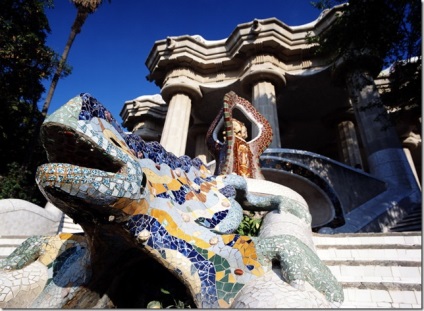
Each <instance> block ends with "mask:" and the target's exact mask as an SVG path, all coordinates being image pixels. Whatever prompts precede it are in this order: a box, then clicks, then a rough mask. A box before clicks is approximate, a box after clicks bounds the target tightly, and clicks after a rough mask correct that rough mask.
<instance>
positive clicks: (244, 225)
mask: <svg viewBox="0 0 424 311" xmlns="http://www.w3.org/2000/svg"><path fill="white" fill-rule="evenodd" d="M254 216H255V214H254V213H253V212H251V213H250V214H249V215H246V214H245V215H244V216H243V220H242V222H241V223H240V225H239V227H238V228H237V230H236V232H235V233H237V234H240V235H248V236H257V235H258V233H259V229H260V227H261V223H262V219H261V218H255V217H254Z"/></svg>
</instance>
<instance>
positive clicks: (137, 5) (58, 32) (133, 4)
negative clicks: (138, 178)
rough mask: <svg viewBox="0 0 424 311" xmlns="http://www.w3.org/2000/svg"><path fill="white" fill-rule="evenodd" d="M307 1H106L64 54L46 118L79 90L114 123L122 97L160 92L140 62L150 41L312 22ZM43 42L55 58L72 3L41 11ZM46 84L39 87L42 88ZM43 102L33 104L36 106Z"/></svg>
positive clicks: (312, 13)
mask: <svg viewBox="0 0 424 311" xmlns="http://www.w3.org/2000/svg"><path fill="white" fill-rule="evenodd" d="M310 2H311V0H259V1H254V0H179V1H177V0H162V1H158V0H156V1H155V0H153V1H145V0H112V1H111V2H110V3H109V2H108V1H104V3H103V4H102V5H101V6H100V8H99V9H98V10H97V11H96V12H95V13H94V14H92V15H90V16H89V17H88V19H87V21H86V23H85V24H84V26H83V28H82V31H81V33H80V34H79V35H77V37H76V39H75V41H74V44H73V46H72V49H71V51H70V54H69V58H68V63H69V64H70V65H71V66H72V68H73V70H72V74H71V75H69V76H68V77H66V78H63V79H61V80H60V81H59V83H58V86H57V88H56V91H55V94H54V96H53V100H52V103H51V106H50V109H49V112H48V113H49V114H50V113H52V112H53V111H54V110H56V109H57V108H59V107H60V106H61V105H63V104H64V103H66V102H67V101H68V100H69V99H70V98H72V97H74V96H75V95H77V94H79V93H81V92H89V93H91V94H92V95H93V96H94V97H96V98H97V99H98V100H99V101H100V102H102V103H103V104H104V105H105V106H106V107H107V108H108V109H109V110H110V111H111V113H112V114H113V116H114V117H115V118H116V119H117V120H118V121H119V122H122V119H121V117H120V116H119V113H120V111H121V109H122V107H123V105H124V102H125V101H127V100H131V99H134V98H136V97H138V96H141V95H153V94H158V93H160V89H159V88H158V87H157V86H156V85H155V84H154V83H152V82H148V81H147V80H146V76H147V74H148V70H147V67H146V65H145V61H146V59H147V56H148V55H149V52H150V51H151V49H152V47H153V44H154V42H155V41H157V40H162V39H165V38H166V37H167V36H180V35H201V36H202V37H203V38H205V39H206V40H219V39H224V38H227V37H228V36H229V35H230V34H231V33H232V32H233V30H234V29H235V28H236V26H237V25H238V24H242V23H246V22H250V21H252V20H253V19H255V18H258V19H263V18H269V17H276V18H278V19H279V20H281V21H282V22H284V23H286V24H287V25H289V26H297V25H303V24H306V23H309V22H312V21H314V20H315V19H317V18H318V16H319V14H320V11H319V10H317V9H315V8H314V7H313V6H312V5H311V4H310ZM46 13H47V17H48V19H49V23H50V28H51V34H50V35H49V36H48V39H47V45H48V46H50V47H51V48H53V49H54V50H55V51H56V52H57V53H59V54H62V51H63V48H64V46H65V43H66V40H67V38H68V35H69V30H70V27H71V25H72V23H73V21H74V18H75V15H76V9H75V8H74V6H73V4H72V3H71V2H70V1H67V0H55V1H54V8H53V9H47V10H46ZM49 84H50V81H47V82H46V83H45V87H46V89H47V88H48V86H49ZM43 102H44V98H43V99H42V101H40V106H41V105H42V103H43Z"/></svg>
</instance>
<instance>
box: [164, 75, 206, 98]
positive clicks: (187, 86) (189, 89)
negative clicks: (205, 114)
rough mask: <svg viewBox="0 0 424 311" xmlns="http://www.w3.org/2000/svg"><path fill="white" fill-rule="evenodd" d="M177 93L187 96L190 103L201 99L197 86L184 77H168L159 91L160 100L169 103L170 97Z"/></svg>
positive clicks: (200, 92)
mask: <svg viewBox="0 0 424 311" xmlns="http://www.w3.org/2000/svg"><path fill="white" fill-rule="evenodd" d="M178 93H182V94H186V95H188V96H189V97H190V99H191V100H192V102H196V101H198V100H200V99H201V98H202V97H203V95H202V91H201V90H200V87H199V85H198V84H197V83H195V82H194V81H192V80H191V79H189V78H188V77H185V76H182V77H170V78H169V79H167V80H166V82H165V83H164V85H163V87H162V89H161V95H162V98H163V99H164V100H165V102H167V103H169V102H170V100H171V98H172V96H174V95H175V94H178Z"/></svg>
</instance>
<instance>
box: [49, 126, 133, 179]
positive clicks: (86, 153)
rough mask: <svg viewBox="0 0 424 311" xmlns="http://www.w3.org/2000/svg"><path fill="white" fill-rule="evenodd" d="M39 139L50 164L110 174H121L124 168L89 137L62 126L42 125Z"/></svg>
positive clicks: (121, 163)
mask: <svg viewBox="0 0 424 311" xmlns="http://www.w3.org/2000/svg"><path fill="white" fill-rule="evenodd" d="M41 137H42V142H43V145H44V148H45V150H46V152H47V158H48V160H49V162H50V163H66V164H71V165H75V166H81V167H86V168H90V169H98V170H101V171H105V172H110V173H117V172H121V171H122V169H123V168H124V166H125V163H123V162H122V161H121V160H119V159H118V158H116V157H113V156H111V155H109V154H108V153H107V152H106V151H105V150H104V149H102V148H101V147H100V146H99V145H98V144H96V143H95V142H93V141H92V140H91V139H90V138H89V137H87V136H86V135H84V134H83V133H80V132H77V131H75V130H74V129H73V128H71V127H66V126H64V125H63V124H58V123H53V122H49V123H46V124H44V125H43V127H42V128H41Z"/></svg>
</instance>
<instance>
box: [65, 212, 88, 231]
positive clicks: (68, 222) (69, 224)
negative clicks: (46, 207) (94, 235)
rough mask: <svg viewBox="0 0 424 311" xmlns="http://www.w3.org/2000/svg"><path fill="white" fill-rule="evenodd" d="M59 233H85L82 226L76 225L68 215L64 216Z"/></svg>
mask: <svg viewBox="0 0 424 311" xmlns="http://www.w3.org/2000/svg"><path fill="white" fill-rule="evenodd" d="M59 231H60V232H66V233H78V232H83V230H82V228H81V226H80V225H78V224H76V223H74V221H73V219H72V218H71V217H69V216H68V215H66V214H64V217H63V220H62V223H61V226H60V227H59Z"/></svg>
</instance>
